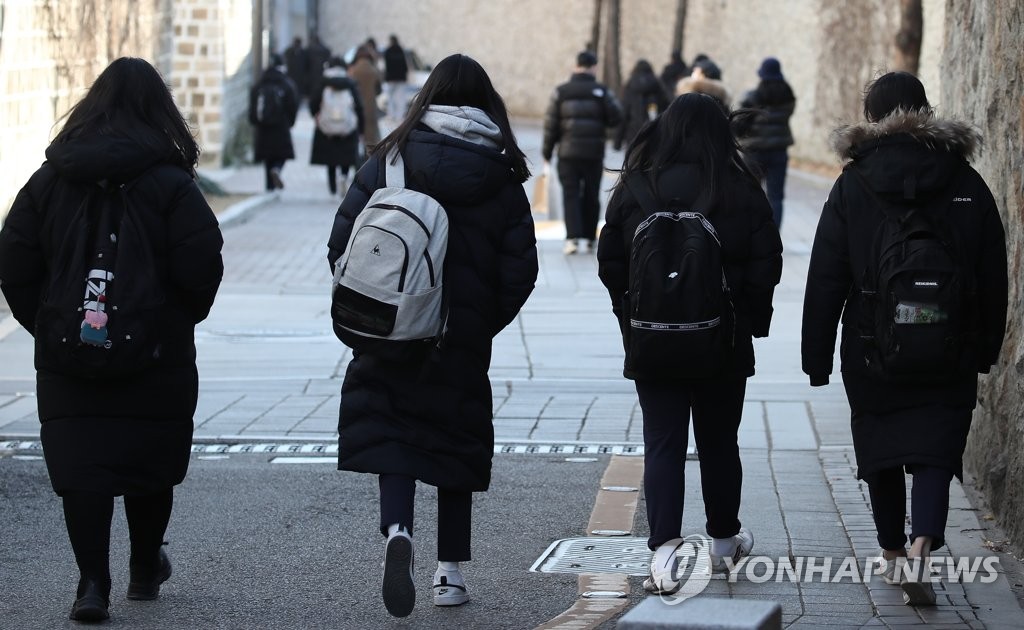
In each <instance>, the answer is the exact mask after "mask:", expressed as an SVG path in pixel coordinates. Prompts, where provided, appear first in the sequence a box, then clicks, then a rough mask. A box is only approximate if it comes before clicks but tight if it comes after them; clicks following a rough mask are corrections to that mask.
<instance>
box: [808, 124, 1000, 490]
mask: <svg viewBox="0 0 1024 630" xmlns="http://www.w3.org/2000/svg"><path fill="white" fill-rule="evenodd" d="M832 140H833V148H834V149H835V150H836V152H837V153H838V154H839V156H840V157H841V158H842V159H844V160H846V166H845V167H844V169H843V173H842V174H841V175H840V176H839V179H837V180H836V182H835V185H834V186H833V187H832V191H831V193H829V197H828V200H827V201H826V202H825V206H824V208H822V211H821V218H820V219H819V221H818V229H817V233H816V234H815V236H814V246H813V248H812V252H811V262H810V267H809V268H808V271H807V290H806V292H805V294H804V309H803V332H802V344H801V352H802V356H803V370H804V372H805V373H807V374H808V375H809V377H810V381H811V384H812V385H823V384H825V383H827V382H828V379H829V375H830V374H832V359H833V354H834V349H835V342H836V329H837V327H838V326H839V324H840V320H841V321H842V339H841V342H840V358H841V370H842V375H843V384H844V386H845V388H846V394H847V398H848V399H849V402H850V408H851V411H852V416H853V417H852V420H853V440H854V448H855V451H856V454H857V465H858V471H859V474H860V476H862V477H863V476H865V475H868V474H871V473H873V472H876V471H878V470H881V469H884V468H891V467H895V466H902V465H912V464H924V465H930V466H937V467H942V468H946V469H948V470H952V471H953V472H954V473H955V474H957V475H959V474H960V473H961V468H962V463H961V458H962V455H963V451H964V447H965V445H966V441H967V433H968V431H969V430H970V424H971V410H972V409H974V406H975V404H976V403H977V390H978V373H979V372H982V373H987V372H988V371H989V369H990V368H991V366H992V365H993V364H995V363H996V361H997V360H998V357H999V351H1000V347H1001V345H1002V341H1003V334H1004V329H1005V327H1006V308H1007V270H1006V245H1005V234H1004V230H1003V225H1002V222H1001V220H1000V218H999V211H998V209H997V207H996V204H995V200H994V199H993V197H992V193H991V192H990V191H989V189H988V186H986V185H985V182H984V180H983V179H982V178H981V176H980V175H979V174H978V172H977V171H975V170H974V169H973V168H971V166H970V165H969V164H968V163H967V159H968V158H969V157H970V156H971V155H972V154H973V153H974V151H975V149H976V148H977V147H978V145H979V142H980V137H978V135H977V133H976V132H975V131H974V130H972V129H971V127H970V126H968V125H966V124H964V123H960V122H956V121H950V120H941V119H936V118H933V117H932V116H930V115H928V114H922V113H917V112H908V113H902V114H897V115H892V116H889V117H887V118H885V119H883V120H882V121H881V122H879V123H864V124H859V125H852V126H848V127H844V128H842V129H840V130H837V132H836V133H835V134H833V139H832ZM854 171H858V172H859V175H858V173H855V172H854ZM866 186H870V190H869V189H868V188H866ZM872 190H873V191H874V193H875V195H878V196H880V197H881V198H883V199H885V200H886V201H887V202H888V203H890V204H892V208H891V211H892V210H896V209H898V208H899V207H901V206H904V207H911V206H915V205H919V204H921V203H922V202H928V204H929V205H928V207H929V208H931V207H933V206H934V205H935V204H934V202H931V201H929V200H930V199H932V198H934V197H936V196H937V195H948V199H944V200H943V202H942V203H939V204H938V206H939V207H944V208H948V214H947V217H948V221H949V222H950V224H951V225H952V229H953V232H954V233H955V234H956V235H957V237H958V242H959V246H960V247H962V251H963V258H962V260H963V262H964V263H965V264H966V265H969V266H970V267H971V268H972V269H973V270H974V272H975V277H976V281H977V287H976V288H977V302H978V307H979V317H978V319H977V322H976V325H977V332H978V335H977V341H976V343H975V344H974V349H975V351H976V359H977V360H976V365H975V366H974V367H975V369H973V370H970V371H969V372H967V373H964V374H962V375H961V376H960V377H959V378H956V379H955V380H953V381H952V382H942V383H922V384H906V383H892V382H887V381H883V380H881V379H879V378H877V377H875V376H874V374H873V373H871V372H870V371H868V369H867V368H866V367H865V360H864V356H865V348H864V345H863V342H862V341H861V338H860V330H859V326H858V323H859V321H860V318H861V315H860V314H861V309H862V308H863V302H862V300H861V297H860V287H861V283H862V282H863V276H864V270H865V269H866V267H867V265H868V256H869V255H870V252H871V251H872V242H873V240H874V238H875V233H876V231H877V229H878V226H879V224H880V223H881V221H882V218H883V214H882V209H881V208H880V207H879V202H878V201H876V199H875V196H874V195H872V194H871V191H872Z"/></svg>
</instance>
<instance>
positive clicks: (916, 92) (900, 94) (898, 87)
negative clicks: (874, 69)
mask: <svg viewBox="0 0 1024 630" xmlns="http://www.w3.org/2000/svg"><path fill="white" fill-rule="evenodd" d="M897 109H901V110H904V111H911V110H924V111H925V112H927V113H931V111H932V106H931V105H930V104H929V103H928V96H927V95H926V94H925V92H924V84H922V83H921V81H920V80H919V79H918V78H917V77H915V76H914V75H912V74H910V73H909V72H888V73H886V74H883V75H882V76H880V77H878V78H877V79H875V80H874V81H872V82H871V83H869V84H868V87H867V88H866V89H865V90H864V118H865V119H866V120H867V121H868V122H878V121H879V120H882V119H883V118H885V117H886V116H888V115H889V114H891V113H893V112H894V111H896V110H897Z"/></svg>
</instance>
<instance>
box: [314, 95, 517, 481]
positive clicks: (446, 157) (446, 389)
mask: <svg viewBox="0 0 1024 630" xmlns="http://www.w3.org/2000/svg"><path fill="white" fill-rule="evenodd" d="M500 146H501V135H500V131H499V130H498V127H497V125H495V124H494V123H493V122H492V121H491V120H490V119H489V118H488V117H487V116H486V114H484V112H482V111H480V110H478V109H475V108H471V107H462V108H459V107H449V106H436V105H435V106H431V108H430V110H429V111H428V112H427V113H426V114H425V115H424V118H423V121H422V123H421V124H420V126H419V127H418V128H417V129H415V130H414V131H413V132H412V134H411V135H410V137H409V142H408V144H407V145H406V148H405V150H404V151H403V153H402V158H403V160H404V162H405V182H406V187H408V188H411V189H413V190H418V191H421V192H424V193H427V194H429V195H431V196H432V197H434V198H435V199H436V200H437V201H438V202H440V203H441V205H442V206H443V207H444V208H445V210H446V211H447V213H448V223H449V233H448V250H447V255H446V258H445V274H446V275H445V285H446V287H447V288H448V290H449V291H450V294H449V295H450V313H449V319H448V332H447V334H446V336H445V343H444V347H443V349H442V350H441V351H440V352H439V353H437V356H435V357H434V358H433V359H432V361H433V362H432V363H431V364H429V365H428V366H427V368H426V369H424V368H422V367H420V366H406V365H400V364H396V363H389V362H385V361H382V360H380V359H378V358H376V357H373V356H369V355H365V354H359V353H356V354H355V356H354V357H353V359H352V361H351V362H350V363H349V366H348V371H347V372H346V374H345V381H344V383H343V384H342V387H341V413H340V417H339V422H338V433H339V437H338V439H339V443H340V451H339V456H338V468H339V469H341V470H353V471H357V472H366V473H377V474H381V473H394V474H402V475H407V476H411V477H414V478H416V479H419V480H421V481H423V482H425V483H427V484H430V485H433V486H437V487H441V488H447V489H453V490H463V491H482V490H486V489H487V488H488V486H489V484H490V477H491V457H492V455H493V451H494V427H493V425H492V424H491V419H492V409H493V407H492V404H493V403H492V399H491V384H490V381H489V379H488V377H487V371H488V369H489V367H490V361H491V340H492V339H493V337H494V336H495V335H497V334H498V333H499V332H500V331H501V330H502V329H503V328H505V327H506V326H508V324H509V323H510V322H512V320H513V319H515V317H516V315H517V314H518V313H519V309H520V308H521V307H522V306H523V304H524V303H525V302H526V299H527V297H529V295H530V293H531V292H532V291H533V287H534V282H535V281H536V278H537V247H536V240H535V237H534V227H533V219H532V217H531V214H530V204H529V201H527V198H526V193H525V191H524V190H523V185H522V182H520V181H518V179H517V178H516V177H515V176H514V174H513V171H512V169H511V165H510V162H509V160H508V159H507V158H506V156H505V155H504V154H503V153H502V152H501V151H500V150H499V148H498V147H500ZM383 186H384V168H383V164H382V163H381V159H380V158H377V159H371V160H370V161H369V162H367V163H366V165H365V166H363V168H361V169H360V170H359V173H358V174H357V175H356V179H355V182H354V184H353V186H352V188H351V189H350V190H349V192H348V194H347V195H346V197H345V199H344V201H343V202H342V204H341V207H340V208H339V209H338V214H337V216H336V218H335V221H334V230H333V231H332V233H331V237H330V241H329V242H328V248H329V250H328V260H329V262H330V263H331V264H332V265H333V264H334V262H335V261H336V260H338V258H340V257H341V255H342V253H343V252H344V250H345V247H346V245H347V243H348V238H349V235H350V234H351V232H352V226H353V222H354V221H355V218H356V216H357V215H358V214H359V212H360V211H361V210H362V209H363V207H364V206H365V205H366V202H367V201H368V200H369V198H370V195H371V194H373V191H375V190H377V189H378V188H382V187H383Z"/></svg>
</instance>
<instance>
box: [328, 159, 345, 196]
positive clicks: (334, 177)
mask: <svg viewBox="0 0 1024 630" xmlns="http://www.w3.org/2000/svg"><path fill="white" fill-rule="evenodd" d="M339 169H340V170H341V176H342V177H348V169H349V167H347V166H338V165H337V164H328V165H327V188H328V190H330V191H331V194H332V195H333V194H334V193H336V192H338V170H339Z"/></svg>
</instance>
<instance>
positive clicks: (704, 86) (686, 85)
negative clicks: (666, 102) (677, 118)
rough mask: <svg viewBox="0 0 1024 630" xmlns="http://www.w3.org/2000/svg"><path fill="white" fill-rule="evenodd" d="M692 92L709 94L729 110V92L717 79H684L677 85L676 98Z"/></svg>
mask: <svg viewBox="0 0 1024 630" xmlns="http://www.w3.org/2000/svg"><path fill="white" fill-rule="evenodd" d="M690 92H700V93H701V94H707V95H708V96H713V97H715V98H717V99H718V101H719V102H720V103H721V104H722V105H724V106H725V107H726V109H728V108H729V106H730V105H731V103H730V102H729V98H730V97H729V90H727V89H725V84H724V83H722V82H721V81H716V80H715V79H708V78H704V79H697V78H694V77H684V78H682V79H680V80H679V83H676V96H682V95H683V94H689V93H690Z"/></svg>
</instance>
